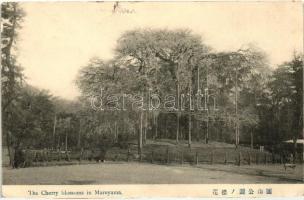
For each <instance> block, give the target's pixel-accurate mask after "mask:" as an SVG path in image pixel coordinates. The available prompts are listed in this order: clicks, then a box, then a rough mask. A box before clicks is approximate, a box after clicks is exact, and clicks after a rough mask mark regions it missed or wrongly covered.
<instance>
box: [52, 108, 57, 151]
mask: <svg viewBox="0 0 304 200" xmlns="http://www.w3.org/2000/svg"><path fill="white" fill-rule="evenodd" d="M56 124H57V118H56V114H55V116H54V126H53V148H54V149H56V138H55V135H56Z"/></svg>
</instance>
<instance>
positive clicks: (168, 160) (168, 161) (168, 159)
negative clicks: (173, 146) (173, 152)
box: [167, 147, 170, 164]
mask: <svg viewBox="0 0 304 200" xmlns="http://www.w3.org/2000/svg"><path fill="white" fill-rule="evenodd" d="M169 163H170V158H169V147H167V164H169Z"/></svg>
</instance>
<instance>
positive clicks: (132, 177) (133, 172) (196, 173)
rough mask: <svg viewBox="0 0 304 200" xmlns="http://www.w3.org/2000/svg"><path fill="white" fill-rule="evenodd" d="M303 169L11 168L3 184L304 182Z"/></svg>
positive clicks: (135, 165)
mask: <svg viewBox="0 0 304 200" xmlns="http://www.w3.org/2000/svg"><path fill="white" fill-rule="evenodd" d="M302 177H303V166H301V165H298V166H297V167H296V169H295V170H292V169H288V170H287V171H285V170H284V169H283V166H282V165H259V166H254V165H251V166H248V165H245V166H240V167H239V166H235V165H207V164H203V165H198V166H189V165H183V166H181V165H156V164H147V163H137V162H131V163H118V162H116V163H113V162H106V163H98V164H83V165H68V166H48V167H32V168H22V169H9V168H6V167H3V184H21V185H22V184H204V183H248V184H249V183H250V184H254V183H303V182H302V180H303V179H302Z"/></svg>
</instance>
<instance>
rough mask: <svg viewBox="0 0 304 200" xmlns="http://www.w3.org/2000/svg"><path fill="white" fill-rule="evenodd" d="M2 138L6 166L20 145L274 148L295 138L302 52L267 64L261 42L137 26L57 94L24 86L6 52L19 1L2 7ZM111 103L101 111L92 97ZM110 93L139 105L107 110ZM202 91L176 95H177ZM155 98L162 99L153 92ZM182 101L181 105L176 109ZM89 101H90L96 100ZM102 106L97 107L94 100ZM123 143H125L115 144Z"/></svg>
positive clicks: (18, 19) (9, 48)
mask: <svg viewBox="0 0 304 200" xmlns="http://www.w3.org/2000/svg"><path fill="white" fill-rule="evenodd" d="M1 11H2V13H1V17H2V30H1V42H2V49H1V58H2V60H1V83H2V86H1V94H2V102H1V103H2V110H1V112H2V138H3V140H2V141H3V146H5V147H7V150H8V153H9V157H10V162H11V165H13V163H14V156H13V154H14V153H13V152H16V151H18V150H19V149H27V148H32V149H62V150H80V149H81V148H82V149H83V148H105V147H107V148H108V147H110V146H111V145H113V144H116V143H119V144H124V143H126V144H127V143H128V141H129V142H130V141H136V143H137V144H138V150H139V152H140V151H142V148H143V147H144V145H145V143H146V142H147V140H158V139H171V140H175V141H176V143H180V142H181V141H185V140H186V141H187V143H188V146H189V147H190V148H191V145H192V141H194V140H195V141H198V142H201V143H210V141H218V142H225V143H231V144H235V146H236V148H238V147H239V145H240V144H241V145H248V146H251V148H255V146H256V145H265V146H274V145H276V144H280V143H282V142H283V141H285V140H289V139H293V141H294V144H295V147H296V141H297V139H302V138H303V107H302V106H303V56H302V55H300V54H297V53H294V57H293V58H292V60H291V61H287V62H285V63H283V64H281V65H279V66H278V67H276V68H275V69H273V68H271V66H269V64H268V61H267V56H266V55H265V53H264V52H263V51H261V50H260V49H259V48H257V47H255V46H252V45H248V46H247V47H244V48H241V49H239V50H237V51H230V52H217V51H215V50H213V49H212V48H211V47H210V46H208V45H207V44H206V43H205V42H204V41H203V40H202V38H201V37H200V36H199V35H196V34H194V33H192V32H191V31H190V30H185V29H177V30H169V29H135V30H130V31H127V32H125V33H123V34H122V35H121V36H120V38H119V39H118V40H117V46H116V48H115V55H114V56H113V58H112V59H111V60H103V59H100V58H92V59H91V60H90V61H88V64H87V66H85V67H83V68H82V69H80V71H79V73H78V76H77V78H76V84H77V86H78V87H79V89H80V91H81V96H80V97H79V99H77V100H75V101H74V102H71V101H66V100H62V99H59V98H56V97H54V96H52V95H51V94H49V92H48V91H43V90H38V89H36V88H34V87H32V86H30V85H28V84H27V83H26V81H25V80H24V78H23V73H22V67H21V66H19V65H18V62H17V58H16V56H15V55H14V54H13V47H14V43H15V42H16V38H17V32H18V28H20V23H21V22H22V18H23V16H24V13H23V12H22V9H20V7H19V5H18V4H17V3H3V4H2V6H1ZM101 90H102V97H106V99H103V102H107V106H108V107H111V108H114V109H106V110H101V107H98V105H99V103H100V102H98V101H96V102H95V103H96V107H95V108H94V107H92V101H91V100H92V97H96V99H98V98H97V97H100V95H101ZM151 93H155V94H158V95H159V96H160V97H161V98H162V97H164V96H166V95H168V94H170V95H172V96H175V97H176V98H175V99H173V100H172V99H171V102H170V103H171V104H174V105H175V106H176V108H178V109H174V108H173V107H174V106H172V109H171V110H164V109H141V103H142V102H143V100H142V98H141V97H145V98H149V96H148V95H149V94H151ZM115 94H132V95H133V97H129V98H128V99H127V100H126V101H129V102H126V104H127V105H130V103H132V102H131V101H134V98H137V100H136V101H137V103H138V104H139V106H138V109H129V107H128V108H127V109H125V110H124V109H115V102H116V100H117V99H115V98H116V97H114V96H111V95H115ZM182 94H183V95H188V96H193V97H195V95H197V94H202V95H203V97H204V98H203V99H204V100H205V101H204V102H203V104H205V108H204V109H203V110H199V109H198V108H197V107H194V106H193V105H194V104H195V105H201V104H202V102H199V100H198V98H193V99H191V100H190V98H185V99H184V101H183V100H182V99H181V95H182ZM161 100H163V99H161ZM181 104H183V105H184V109H180V108H181ZM94 105H95V104H94ZM99 106H100V105H99ZM121 146H122V147H125V146H126V145H121Z"/></svg>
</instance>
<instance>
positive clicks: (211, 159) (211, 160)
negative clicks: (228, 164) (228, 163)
mask: <svg viewBox="0 0 304 200" xmlns="http://www.w3.org/2000/svg"><path fill="white" fill-rule="evenodd" d="M210 164H211V165H212V164H213V151H211V158H210Z"/></svg>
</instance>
